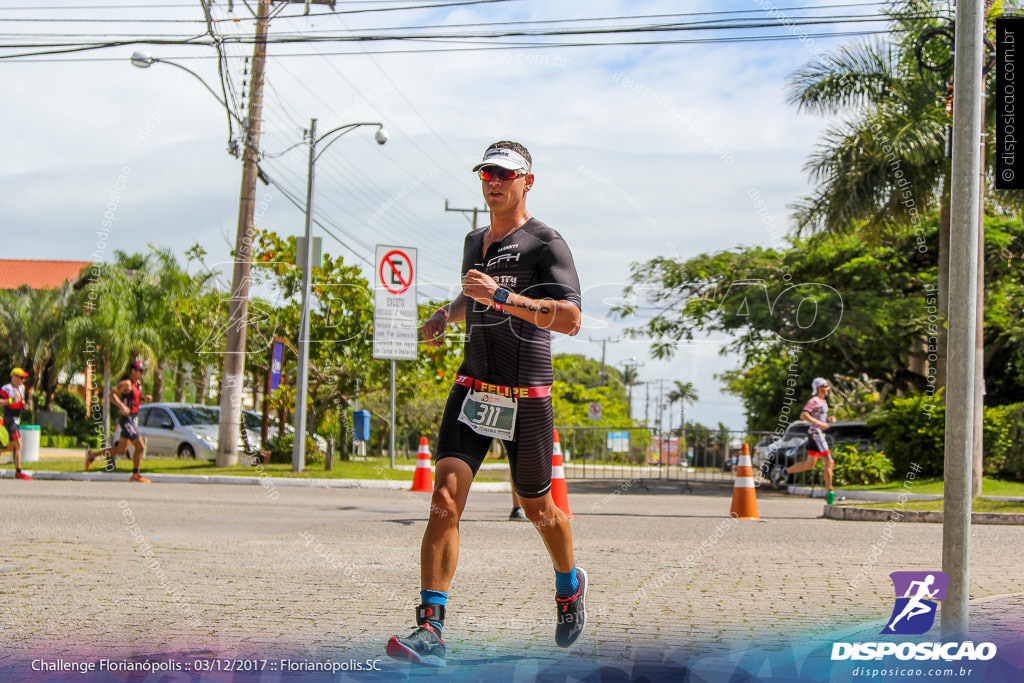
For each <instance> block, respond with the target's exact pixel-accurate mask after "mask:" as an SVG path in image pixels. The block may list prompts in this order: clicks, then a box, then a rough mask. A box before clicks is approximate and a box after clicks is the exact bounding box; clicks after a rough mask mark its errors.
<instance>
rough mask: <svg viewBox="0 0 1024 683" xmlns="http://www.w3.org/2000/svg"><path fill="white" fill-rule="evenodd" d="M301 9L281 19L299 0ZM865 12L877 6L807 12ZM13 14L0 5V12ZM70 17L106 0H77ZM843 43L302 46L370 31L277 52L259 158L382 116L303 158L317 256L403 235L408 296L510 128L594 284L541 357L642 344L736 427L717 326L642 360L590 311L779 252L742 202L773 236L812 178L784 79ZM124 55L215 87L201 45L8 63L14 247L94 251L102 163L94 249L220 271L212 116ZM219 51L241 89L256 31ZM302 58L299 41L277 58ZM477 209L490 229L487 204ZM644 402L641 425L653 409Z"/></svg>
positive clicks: (292, 170)
mask: <svg viewBox="0 0 1024 683" xmlns="http://www.w3.org/2000/svg"><path fill="white" fill-rule="evenodd" d="M234 4H235V10H236V12H235V17H243V18H244V17H245V16H246V10H245V8H244V6H243V5H242V3H241V2H235V3H234ZM409 4H416V3H409ZM778 4H779V5H781V6H785V7H793V6H796V4H786V3H782V2H780V3H778ZM813 4H814V5H823V4H825V3H813ZM58 5H67V6H68V7H69V8H74V7H86V6H87V5H86V3H59V2H53V1H52V0H49V2H48V5H47V6H58ZM180 5H181V6H180V7H170V8H164V9H153V10H150V11H149V13H148V14H147V15H145V16H147V17H152V18H173V19H201V18H202V12H201V10H200V7H199V3H198V2H196V3H187V2H184V1H182V2H180ZM768 5H769V3H766V2H760V1H757V2H748V3H739V2H730V3H711V2H687V3H679V2H629V3H627V2H586V3H583V2H567V1H564V0H563V1H560V2H556V3H542V2H538V1H534V0H521V1H518V2H507V3H497V4H489V5H474V6H468V7H462V8H447V9H435V10H430V11H427V10H423V11H419V12H389V13H375V14H358V15H346V16H344V17H341V16H318V17H313V18H300V19H280V20H275V21H274V22H272V23H271V33H272V34H275V33H278V32H286V31H302V32H309V31H319V30H327V29H334V30H345V29H348V30H352V31H354V32H356V31H359V30H360V29H365V28H368V27H380V26H397V27H408V26H412V25H416V24H423V23H447V24H455V23H473V22H499V21H514V20H526V19H529V20H539V19H553V18H579V17H597V16H616V15H628V14H657V13H662V12H665V13H667V12H699V11H709V10H724V9H755V8H757V7H763V6H768ZM366 6H369V5H366ZM801 6H812V4H811V3H808V4H806V5H801ZM298 7H299V6H296V9H294V10H292V11H290V12H289V14H298V9H297V8H298ZM341 7H342V5H341V4H340V3H339V8H341ZM873 10H874V7H873V6H870V5H868V6H863V7H848V8H838V9H834V10H830V11H828V12H825V11H824V10H822V12H823V13H830V14H853V13H856V14H866V13H869V12H871V11H873ZM53 14H55V13H51V15H53ZM214 14H215V16H216V17H219V18H230V15H228V14H227V12H226V3H225V2H218V3H215V5H214ZM790 14H791V15H792V16H796V15H798V14H799V12H797V11H795V10H793V11H790ZM27 15H28V13H27V12H24V11H22V12H14V11H10V10H3V9H2V8H0V18H11V17H12V16H27ZM34 16H47V15H46V14H45V13H42V12H37V13H36V14H35V15H34ZM63 16H77V17H91V18H98V19H103V18H108V17H113V16H115V15H114V14H113V13H111V12H106V13H104V12H102V11H100V10H92V11H86V10H84V9H77V10H74V11H67V12H64V13H63ZM130 16H132V17H139V16H142V15H141V14H140V13H139V12H131V13H130ZM6 26H7V28H6V29H5V30H6V31H7V32H8V35H9V34H10V33H13V32H17V33H22V34H26V33H34V32H38V31H45V32H54V31H57V30H60V29H61V28H73V29H74V30H80V29H81V28H82V25H70V26H68V25H65V24H61V23H56V24H55V23H46V24H36V23H18V24H11V23H7V24H6ZM219 26H220V27H221V28H222V30H223V33H225V34H228V35H235V34H246V33H250V32H251V27H252V23H251V22H248V21H239V22H237V23H224V24H220V25H219ZM856 26H857V25H852V26H849V27H845V28H844V27H840V28H839V29H838V30H854V29H855V28H856ZM193 29H195V31H196V33H199V32H201V31H202V30H203V28H202V26H199V25H192V24H181V25H178V24H173V25H172V24H168V25H166V26H164V25H161V24H146V25H141V24H132V23H123V22H118V23H110V24H106V23H104V22H96V23H94V24H90V25H89V30H91V31H95V32H97V33H104V34H117V33H131V32H138V31H146V32H149V33H157V32H177V31H186V30H187V31H191V30H193ZM811 29H814V30H817V29H816V28H815V27H810V29H809V30H811ZM762 32H763V31H762ZM774 32H775V33H779V31H777V30H776V31H774ZM846 40H847V41H848V40H850V39H846ZM840 42H842V41H841V40H839V39H827V40H820V39H819V40H816V41H814V43H813V44H812V45H809V44H807V43H806V42H801V41H798V40H790V41H779V42H770V43H725V44H698V45H659V46H608V47H586V48H550V49H548V48H545V49H536V50H510V51H489V52H469V53H452V52H448V53H433V54H415V55H412V54H405V55H402V54H393V55H365V54H363V55H360V54H355V55H347V56H337V55H334V56H321V55H319V54H316V52H317V51H320V52H323V53H330V52H337V51H349V52H359V51H360V50H361V49H362V48H361V47H360V45H365V44H354V43H345V44H343V46H342V47H338V46H337V45H336V44H324V43H321V44H316V45H313V46H310V45H301V46H295V45H271V46H270V50H269V55H270V59H269V61H268V65H267V88H266V91H265V93H264V128H263V138H262V142H261V149H262V150H263V151H264V152H267V153H274V152H278V151H281V150H284V149H286V148H288V147H290V146H291V145H294V144H295V143H297V142H300V141H301V140H302V129H303V128H304V127H306V126H308V123H309V119H310V118H311V117H316V118H317V119H318V126H319V129H320V131H324V130H327V129H328V128H331V127H334V126H337V125H341V124H344V123H350V122H355V121H380V122H382V123H384V125H385V127H386V128H387V130H388V131H389V133H390V140H389V142H388V143H387V144H386V145H385V146H383V147H381V146H378V145H377V144H375V143H374V141H373V132H374V129H373V128H370V127H364V128H361V129H358V130H356V131H353V132H352V133H350V134H348V135H347V136H345V138H344V139H343V140H339V141H338V142H336V143H335V144H334V145H332V147H331V148H330V150H329V151H328V152H327V153H326V154H325V155H324V156H323V157H322V158H321V159H320V161H319V162H318V164H317V187H316V208H317V216H318V217H319V218H320V219H321V220H324V221H326V222H329V224H330V225H332V226H333V228H334V229H333V231H334V232H335V233H336V234H337V235H339V236H341V237H342V239H343V240H344V242H345V245H342V244H340V243H339V242H338V241H336V240H335V239H334V238H333V237H331V236H326V235H325V237H324V249H325V251H328V252H330V253H341V254H342V255H344V256H345V258H346V259H352V260H356V261H358V262H365V261H372V259H373V251H372V249H373V245H375V244H377V243H382V244H394V245H400V246H410V247H416V248H417V249H418V250H419V271H420V272H419V281H420V285H421V289H420V291H421V296H442V295H443V294H444V293H445V292H446V291H448V290H449V288H450V286H451V285H452V284H453V283H454V282H456V281H457V277H458V267H459V261H460V258H461V244H462V239H463V236H464V234H465V232H466V231H467V229H468V228H469V224H468V222H467V217H466V216H465V215H463V214H459V213H453V212H445V210H444V205H445V200H447V201H448V202H449V203H450V206H452V207H458V208H472V207H474V206H475V207H484V206H485V205H484V203H483V201H482V199H481V197H480V188H479V183H478V181H477V180H476V178H475V176H474V175H473V174H472V173H471V172H470V170H469V169H470V167H471V166H472V164H473V163H475V162H476V160H477V159H478V158H479V156H480V155H481V154H482V152H483V149H484V148H485V147H486V146H487V144H488V143H490V142H492V141H494V140H497V139H514V140H519V141H521V142H523V143H524V144H526V145H527V146H528V147H529V148H530V150H531V152H532V153H533V156H534V171H535V173H536V175H537V180H536V184H535V188H534V190H533V192H531V195H530V199H529V203H528V207H529V209H530V211H531V212H532V213H533V215H534V216H536V217H537V218H539V219H540V220H542V221H544V222H546V223H548V224H549V225H551V226H552V227H554V228H555V229H556V230H559V231H560V232H561V233H562V235H563V236H564V237H565V239H566V240H567V242H568V243H569V245H570V247H571V248H572V250H573V253H574V256H575V259H576V262H577V266H578V269H579V273H580V277H581V281H582V284H583V286H584V289H585V294H584V306H585V313H586V321H585V327H584V329H583V330H582V332H581V333H580V334H579V335H578V336H577V337H575V338H572V339H569V338H562V339H559V340H558V341H557V342H556V344H555V351H556V352H566V353H583V354H586V355H589V356H591V357H599V356H600V353H601V344H600V343H599V341H600V340H602V339H607V340H612V341H610V342H609V343H607V345H606V353H607V361H608V362H609V363H615V364H618V363H621V362H622V361H624V360H627V359H630V358H636V359H637V361H638V362H641V363H643V367H641V368H640V375H641V379H642V380H652V381H657V380H659V379H664V380H666V382H668V383H670V382H671V381H672V380H682V381H692V382H694V383H695V384H696V385H697V387H698V390H699V393H700V397H701V398H700V401H698V402H697V404H696V405H694V406H692V407H690V408H688V410H687V416H688V417H690V418H692V419H695V420H699V421H702V422H704V423H708V424H716V423H718V422H723V423H725V424H726V425H729V426H731V427H734V428H740V427H742V426H743V414H742V410H741V407H740V405H739V403H738V401H737V400H736V399H735V398H733V397H730V396H727V395H724V394H722V393H721V386H720V383H719V382H718V381H717V380H715V379H714V374H715V373H718V372H721V371H723V370H726V369H730V368H735V367H737V366H738V364H739V362H740V359H739V358H736V357H722V356H720V355H719V349H720V348H721V340H714V339H703V340H698V341H697V342H694V343H692V344H689V345H686V346H683V347H680V348H679V350H678V353H677V354H676V357H675V359H674V360H673V361H671V362H655V361H653V360H652V359H650V358H649V357H648V343H647V342H646V341H645V340H627V339H624V338H623V337H622V329H623V325H624V324H630V323H640V322H642V321H641V320H635V321H612V320H609V319H607V318H606V317H605V311H606V310H607V308H608V307H609V306H610V305H613V304H614V303H615V300H616V298H617V297H619V296H621V292H622V286H623V283H625V282H626V280H627V277H628V273H629V265H630V263H632V262H635V261H641V262H642V261H645V260H647V259H649V258H652V257H654V256H658V255H662V256H665V255H668V256H674V257H678V258H688V257H691V256H695V255H697V254H699V253H702V252H707V251H717V250H723V249H730V248H734V247H737V246H741V245H755V244H761V245H770V244H772V236H771V234H770V232H769V231H768V230H767V229H766V227H765V225H764V223H763V221H762V216H758V215H757V214H756V213H755V209H756V207H755V206H754V204H753V202H752V201H751V199H750V193H751V192H752V191H753V190H755V189H756V190H758V191H759V192H760V197H761V199H762V200H763V201H764V202H765V203H766V206H767V210H768V212H769V215H770V217H771V220H772V222H773V223H774V224H775V226H776V227H777V228H778V229H780V230H788V228H789V210H788V209H787V204H789V203H791V202H793V201H794V200H795V199H797V198H798V197H799V196H800V195H802V194H806V193H807V192H808V190H809V186H808V179H807V177H806V175H805V174H804V173H803V172H802V170H801V167H802V165H803V163H804V162H805V160H806V159H807V157H808V155H809V154H810V152H811V151H812V149H813V147H814V145H815V144H816V143H817V140H818V136H819V133H820V131H821V129H822V128H823V127H824V125H825V124H826V123H828V122H827V121H825V120H822V119H820V118H817V117H813V116H810V115H806V114H800V113H798V112H797V111H796V110H795V109H794V108H793V107H792V106H789V105H787V104H786V103H785V97H784V84H785V78H786V76H787V75H788V74H790V73H791V72H792V71H793V70H794V69H796V68H798V67H799V66H801V65H803V64H804V63H806V62H808V61H810V60H811V59H813V58H814V50H815V49H824V50H828V49H830V48H831V47H834V46H836V45H838V44H839V43H840ZM370 45H371V48H372V49H386V48H385V47H384V46H383V45H381V44H379V43H371V44H370ZM420 45H429V46H432V47H437V46H443V45H444V44H438V43H430V44H422V43H421V44H420ZM135 49H144V50H146V51H148V52H150V53H151V54H153V55H154V56H158V57H161V58H166V59H174V60H179V61H180V63H181V64H183V65H186V66H188V67H189V68H190V69H193V70H194V71H196V72H197V73H198V74H199V75H200V76H201V77H202V78H203V79H204V80H206V81H207V82H208V83H210V84H211V85H215V84H216V83H217V72H216V61H215V60H213V59H209V57H210V56H211V54H212V50H211V49H209V48H200V47H185V46H141V47H137V48H133V47H131V46H126V47H116V48H109V49H105V50H102V51H98V52H89V53H82V55H81V56H80V57H79V58H77V59H75V60H68V61H61V62H54V61H46V62H38V61H24V60H21V61H15V60H3V61H0V74H2V77H3V80H4V84H5V102H6V106H5V107H3V109H2V111H0V129H2V130H4V131H5V136H4V137H5V145H4V146H5V150H4V153H3V155H0V177H2V180H3V183H4V187H5V192H4V193H2V195H0V222H2V225H3V232H4V242H5V249H4V251H5V255H6V256H7V257H9V258H53V259H70V260H78V259H82V260H88V259H92V258H93V257H92V254H94V253H95V252H96V250H97V248H98V247H97V235H96V231H97V229H98V228H99V225H100V223H101V221H102V220H103V215H104V212H105V211H107V210H109V207H108V205H109V204H110V196H111V194H112V191H113V189H114V186H115V185H116V184H118V180H117V178H118V176H119V175H127V178H128V180H127V182H126V183H121V184H122V185H123V186H124V187H123V190H122V191H120V192H119V193H118V199H117V202H116V221H115V224H114V227H113V228H112V229H111V231H110V236H109V239H108V240H107V241H106V244H105V245H104V247H103V249H102V250H101V252H102V254H103V256H104V257H105V258H106V259H109V258H111V255H112V252H113V250H114V249H120V250H122V251H127V252H133V251H143V250H145V249H146V248H147V245H149V244H159V245H163V246H168V247H170V248H171V249H172V250H174V251H175V252H176V253H177V254H178V255H179V256H181V258H182V260H184V251H185V250H186V249H187V248H188V247H189V246H191V245H192V244H193V243H196V242H199V243H200V244H202V246H203V247H204V248H205V249H206V250H207V251H208V253H209V254H210V261H211V262H213V263H217V262H222V263H223V262H226V261H227V260H228V259H229V256H228V249H229V246H228V245H229V244H230V243H231V242H233V239H234V234H235V225H236V221H237V211H238V208H237V207H238V193H239V184H240V179H241V164H240V162H238V161H237V160H236V159H235V158H233V157H232V156H230V155H229V154H227V152H226V151H225V150H226V143H227V138H228V132H227V123H226V118H225V114H224V111H223V109H222V108H221V107H220V105H219V104H218V103H217V102H216V101H214V99H213V98H212V97H211V96H210V94H209V93H208V92H207V91H206V90H205V89H204V88H203V87H202V86H201V85H200V84H199V83H198V82H196V81H195V80H194V79H193V78H192V77H191V76H189V75H188V74H185V73H183V72H181V71H179V70H177V69H174V68H172V67H169V66H166V65H160V64H156V65H153V66H152V67H151V68H149V69H146V70H142V69H137V68H134V67H132V66H131V65H130V63H129V57H130V56H131V54H132V52H133V51H134V50H135ZM227 51H228V53H229V54H230V55H234V56H237V58H234V59H231V60H230V61H229V69H228V73H229V75H230V80H231V82H232V83H233V84H234V87H235V88H236V89H237V90H238V91H239V92H240V91H241V89H242V86H243V81H244V79H245V76H244V74H243V69H244V68H245V65H244V60H243V59H242V57H243V56H244V55H246V54H251V46H248V45H244V46H238V45H231V46H229V47H228V48H227ZM295 52H303V53H306V54H309V55H310V56H303V57H294V56H284V55H287V54H291V53H295ZM215 89H219V88H215ZM243 115H244V112H243ZM263 168H264V169H265V170H266V172H267V173H268V174H269V175H271V176H272V177H273V178H275V180H278V181H279V182H281V183H283V184H285V185H286V186H288V187H289V188H290V189H291V190H292V191H293V192H294V193H295V195H297V196H300V197H304V196H305V173H306V156H305V149H304V148H303V147H301V146H300V148H299V149H298V150H297V151H296V152H294V153H292V154H288V155H285V156H283V157H280V158H273V159H266V160H265V161H264V162H263ZM258 195H259V196H260V197H261V198H263V199H265V201H266V210H265V212H264V213H263V215H262V217H261V218H260V219H259V223H258V224H259V225H260V226H261V227H264V228H269V229H272V230H275V231H276V232H278V233H280V234H286V235H287V234H292V235H297V234H300V233H301V231H302V228H303V216H302V213H301V211H300V210H298V209H297V208H295V207H294V206H293V205H292V204H290V203H289V202H288V200H287V199H285V198H284V196H283V195H282V194H281V193H280V192H278V191H277V190H276V189H274V188H272V187H269V188H268V187H266V186H263V185H260V186H259V189H258ZM481 218H482V221H484V222H485V221H486V215H484V216H482V217H481ZM367 270H369V269H368V268H367ZM428 283H436V284H434V285H430V284H428ZM620 367H621V366H620ZM637 392H638V393H635V395H634V415H635V416H638V417H642V416H643V408H644V401H643V394H644V390H643V388H640V389H638V390H637ZM808 392H809V389H808ZM637 395H639V396H640V400H637V398H636V396H637ZM674 412H675V411H673V413H674ZM649 414H650V415H651V416H652V417H653V406H652V407H651V408H650V412H649ZM666 415H667V412H666Z"/></svg>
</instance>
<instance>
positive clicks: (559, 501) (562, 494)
mask: <svg viewBox="0 0 1024 683" xmlns="http://www.w3.org/2000/svg"><path fill="white" fill-rule="evenodd" d="M551 498H552V499H553V500H554V501H555V505H557V506H558V508H559V509H560V510H561V511H562V512H564V513H565V516H566V517H568V518H569V519H573V518H575V517H576V515H574V514H572V513H571V512H569V490H568V489H567V488H566V487H565V467H563V466H562V444H561V443H559V441H558V430H557V429H556V430H555V444H554V448H553V449H552V453H551Z"/></svg>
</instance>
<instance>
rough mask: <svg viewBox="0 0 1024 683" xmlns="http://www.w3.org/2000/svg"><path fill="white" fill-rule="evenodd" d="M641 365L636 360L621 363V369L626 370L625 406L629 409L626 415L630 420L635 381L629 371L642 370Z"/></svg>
mask: <svg viewBox="0 0 1024 683" xmlns="http://www.w3.org/2000/svg"><path fill="white" fill-rule="evenodd" d="M643 366H644V364H643V363H638V362H637V360H636V358H630V359H629V360H626V361H622V367H624V368H625V369H626V375H625V377H624V379H625V380H626V405H627V406H628V407H629V412H628V413H627V414H626V415H627V417H629V419H630V420H632V419H633V384H634V380H635V379H636V378H635V377H634V376H633V373H632V372H630V370H633V371H635V370H636V369H637V368H642V367H643Z"/></svg>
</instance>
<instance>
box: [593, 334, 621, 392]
mask: <svg viewBox="0 0 1024 683" xmlns="http://www.w3.org/2000/svg"><path fill="white" fill-rule="evenodd" d="M587 341H590V342H598V343H600V344H601V384H600V386H602V387H603V386H605V385H607V384H608V375H607V373H605V371H604V365H605V363H604V359H605V345H606V344H608V342H617V341H619V340H618V339H591V338H590V337H587Z"/></svg>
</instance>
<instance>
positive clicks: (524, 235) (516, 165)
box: [387, 141, 587, 666]
mask: <svg viewBox="0 0 1024 683" xmlns="http://www.w3.org/2000/svg"><path fill="white" fill-rule="evenodd" d="M473 170H474V171H477V172H478V173H479V175H480V178H481V180H482V181H483V187H482V189H483V195H484V200H485V201H486V202H487V206H488V207H489V208H490V213H491V224H490V226H488V227H486V228H482V229H480V230H474V231H473V232H471V233H469V235H467V236H466V243H465V248H464V251H463V257H462V274H463V289H462V293H461V294H459V295H458V296H457V297H455V299H454V300H453V301H452V302H451V303H449V304H448V305H447V306H444V307H442V308H440V309H438V310H437V311H436V312H435V313H434V314H433V315H432V316H431V317H430V319H429V320H427V322H426V323H425V324H424V325H423V337H424V340H425V341H426V343H427V344H428V345H431V346H440V345H441V344H443V343H444V331H445V325H446V324H447V323H455V322H462V321H465V322H466V331H467V334H468V339H467V342H466V349H465V360H464V362H463V363H462V367H460V368H459V374H458V375H457V376H456V379H455V384H454V386H452V390H451V393H450V394H449V395H448V402H447V404H446V405H445V410H444V417H443V418H442V420H441V428H440V434H439V438H438V445H437V448H436V451H435V452H436V453H437V456H436V458H437V463H436V477H435V478H436V483H435V485H434V494H433V497H432V499H431V506H430V515H429V518H428V520H427V528H426V531H425V532H424V534H423V543H422V546H421V548H420V588H421V589H422V590H421V591H420V601H421V604H420V605H419V607H418V608H417V610H416V624H417V627H416V629H415V630H414V631H413V632H412V634H411V635H409V636H408V637H399V636H395V637H393V638H391V640H389V641H388V645H387V653H388V655H390V656H391V657H394V658H396V659H405V660H409V661H412V662H416V663H419V664H426V665H429V666H444V665H445V644H444V641H443V640H442V639H441V635H442V634H441V631H442V627H443V625H444V618H445V609H446V605H447V602H448V587H449V585H450V583H451V580H452V576H453V575H454V574H455V567H456V564H457V562H458V556H459V519H460V518H461V517H462V511H463V510H464V509H465V507H466V499H467V497H468V495H469V487H470V484H472V483H473V477H474V476H475V475H476V472H477V470H478V469H479V468H480V464H481V463H482V462H483V459H484V456H485V455H486V453H487V449H488V446H489V445H490V443H491V440H492V439H493V438H500V439H501V440H502V441H503V442H504V444H505V448H506V449H507V450H508V456H509V458H508V459H509V470H510V473H511V477H512V485H513V487H514V488H515V491H516V493H518V495H519V499H520V502H521V503H522V507H523V510H524V511H525V512H526V516H527V518H528V519H529V520H530V521H531V522H532V523H533V525H534V527H536V529H537V530H538V531H539V532H540V535H541V537H542V538H543V540H544V545H545V546H546V547H547V550H548V554H549V555H550V556H551V561H552V564H553V565H554V570H555V605H556V610H557V615H558V616H557V619H556V624H555V643H556V644H557V645H558V646H559V647H569V646H570V645H572V644H573V643H574V642H575V641H576V639H577V638H579V636H580V634H581V633H582V632H583V628H584V625H585V623H586V618H587V615H586V610H585V609H584V599H585V597H586V592H587V575H586V572H584V571H583V570H582V569H580V568H578V567H577V566H576V563H575V560H574V558H573V549H572V530H571V528H570V526H569V520H568V518H567V517H566V516H565V513H563V512H562V511H561V510H559V509H558V507H557V506H556V505H555V504H554V501H553V500H552V498H551V455H552V444H553V440H552V434H553V431H554V414H553V412H552V408H551V383H552V381H553V379H554V375H553V373H552V370H551V338H550V332H549V331H550V330H554V331H555V332H561V333H563V334H569V335H573V334H576V333H577V332H578V331H579V329H580V321H581V317H582V314H581V312H580V306H581V299H580V285H579V278H578V277H577V275H576V267H575V266H574V265H573V261H572V254H570V252H569V248H568V247H567V246H566V244H565V241H564V240H563V239H562V237H561V236H560V235H559V234H558V233H557V232H555V231H554V230H552V229H551V228H549V227H548V226H547V225H545V224H543V223H541V222H540V221H538V220H537V219H535V218H533V217H532V216H530V214H529V212H528V211H527V210H526V194H527V192H529V191H530V189H531V188H532V187H533V182H534V175H533V173H532V172H531V158H530V153H529V152H528V151H527V150H526V148H525V147H523V146H522V145H520V144H519V143H516V142H508V141H502V142H496V143H494V144H493V145H491V146H490V147H488V148H487V151H486V152H484V158H483V161H482V162H481V163H479V164H477V165H476V166H474V167H473Z"/></svg>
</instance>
